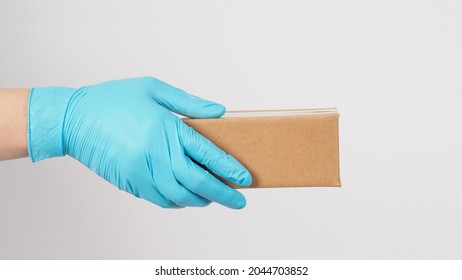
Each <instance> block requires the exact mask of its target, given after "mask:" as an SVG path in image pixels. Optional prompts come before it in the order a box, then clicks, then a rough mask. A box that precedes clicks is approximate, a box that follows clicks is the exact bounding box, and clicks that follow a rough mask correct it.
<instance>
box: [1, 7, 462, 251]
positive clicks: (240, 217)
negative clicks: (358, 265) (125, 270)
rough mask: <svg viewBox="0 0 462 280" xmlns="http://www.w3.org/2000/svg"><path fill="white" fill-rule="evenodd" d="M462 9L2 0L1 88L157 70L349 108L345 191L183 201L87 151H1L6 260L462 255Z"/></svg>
mask: <svg viewBox="0 0 462 280" xmlns="http://www.w3.org/2000/svg"><path fill="white" fill-rule="evenodd" d="M461 3H462V2H460V1H456V0H454V1H448V0H442V1H426V0H424V1H359V0H355V1H268V0H261V1H256V0H251V1H216V0H208V1H205V0H199V1H186V0H184V1H177V0H175V1H147V0H146V1H141V0H136V1H114V0H112V1H109V0H106V1H89V0H84V1H58V0H54V1H53V0H45V1H32V0H30V1H24V0H23V1H18V0H16V1H13V0H7V1H5V0H2V1H1V2H0V87H31V86H52V85H61V86H74V87H78V86H82V85H88V84H93V83H97V82H101V81H104V80H111V79H118V78H126V77H134V76H145V75H151V76H155V77H157V78H160V79H162V80H164V81H166V82H169V83H171V84H173V85H176V86H178V87H181V88H183V89H185V90H187V91H190V92H191V93H193V94H196V95H199V96H202V97H205V98H209V99H212V100H216V101H218V102H220V103H223V104H225V105H226V106H227V107H228V109H233V110H236V109H272V108H316V107H333V106H336V107H338V110H339V112H340V150H341V152H340V159H341V166H340V168H341V179H342V185H343V187H342V188H301V189H273V190H243V191H242V192H243V193H244V195H245V196H246V198H247V200H248V206H247V207H246V208H245V209H243V210H240V211H234V210H229V209H226V208H223V207H220V206H218V205H211V206H209V207H207V208H200V209H193V208H191V209H183V210H165V209H161V208H159V207H157V206H155V205H152V204H149V203H148V202H146V201H143V200H139V199H137V198H135V197H132V196H130V195H128V194H126V193H124V192H122V191H119V190H118V189H117V188H116V187H113V186H111V185H110V184H108V183H106V182H104V181H103V180H102V179H100V178H99V177H98V176H96V175H94V174H93V173H91V172H90V171H89V170H88V169H87V168H85V167H84V166H82V165H80V164H79V163H78V162H77V161H75V160H73V159H71V158H69V157H66V158H56V159H49V160H46V161H42V162H39V163H36V164H32V163H30V160H29V159H21V160H16V161H5V162H0V258H20V259H22V258H91V259H95V258H110V259H112V258H114V259H118V258H124V259H125V258H136V259H143V258H154V259H163V258H169V259H177V258H210V259H215V258H222V259H228V258H235V259H242V258H249V259H252V258H259V259H266V258H282V259H284V258H292V259H298V258H302V259H309V258H314V259H338V258H345V259H355V258H361V259H382V258H390V259H407V258H416V259H426V258H431V259H440V258H443V259H445V258H461V257H462V242H461V239H460V238H461V236H462V224H461V222H460V220H461V214H462V203H461V200H462V183H461V181H460V175H461V174H462V164H461V162H460V159H461V158H462V148H461V147H460V143H461V142H462V127H461V119H462V111H461V105H462V97H461V94H462V82H461V80H462V17H461V15H462V4H461ZM269 152H270V151H269Z"/></svg>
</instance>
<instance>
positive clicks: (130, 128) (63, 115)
mask: <svg viewBox="0 0 462 280" xmlns="http://www.w3.org/2000/svg"><path fill="white" fill-rule="evenodd" d="M171 111H173V112H175V113H178V114H181V115H184V116H189V117H193V118H215V117H220V116H222V115H223V114H224V112H225V107H224V106H222V105H220V104H217V103H214V102H211V101H207V100H204V99H201V98H199V97H196V96H193V95H189V94H187V93H186V92H184V91H183V90H180V89H178V88H175V87H172V86H170V85H168V84H166V83H164V82H162V81H160V80H157V79H155V78H151V77H144V78H134V79H126V80H117V81H110V82H105V83H101V84H97V85H94V86H86V87H82V88H79V89H72V88H62V87H48V88H33V89H32V90H31V93H30V101H29V135H28V138H29V139H28V140H29V141H28V148H29V155H30V157H31V159H32V161H34V162H35V161H38V160H41V159H45V158H49V157H54V156H63V155H65V154H68V155H70V156H71V157H73V158H75V159H77V160H78V161H80V162H81V163H83V164H84V165H86V166H87V167H88V168H90V169H91V170H93V171H94V172H95V173H96V174H98V175H99V176H101V177H103V178H104V179H106V180H107V181H109V182H110V183H112V184H114V185H116V186H117V187H119V188H120V189H121V190H124V191H127V192H129V193H131V194H133V195H135V196H137V197H140V198H144V199H146V200H148V201H150V202H152V203H155V204H157V205H159V206H161V207H165V208H181V207H184V206H206V205H208V204H210V203H211V202H212V201H215V202H218V203H220V204H222V205H225V206H227V207H230V208H235V209H239V208H243V207H244V206H245V204H246V201H245V198H244V196H243V195H242V194H241V193H239V192H238V191H236V190H234V189H232V188H231V187H229V186H227V185H226V184H224V183H223V182H221V181H220V180H218V179H217V178H216V177H214V176H213V175H212V174H211V173H209V172H208V171H206V170H204V169H203V168H202V167H200V166H199V165H198V164H197V163H200V164H202V165H204V166H206V167H207V168H208V169H209V170H211V171H213V173H215V174H216V175H218V176H220V177H222V178H224V179H227V180H229V181H230V182H232V183H235V184H237V185H240V186H248V185H250V184H251V181H252V178H251V176H250V174H249V172H248V171H247V169H245V168H244V167H243V166H242V165H241V164H240V163H239V162H238V161H237V160H236V159H234V158H233V157H232V156H231V155H228V154H226V153H225V152H224V151H222V150H221V149H219V148H218V147H217V146H215V145H214V144H213V143H211V142H210V141H209V140H207V139H206V138H204V137H202V136H201V135H199V134H198V133H197V132H195V131H194V130H193V129H192V128H191V127H189V126H188V125H186V124H185V123H184V122H183V121H182V120H181V119H180V118H178V117H177V116H175V115H174V114H173V113H172V112H171Z"/></svg>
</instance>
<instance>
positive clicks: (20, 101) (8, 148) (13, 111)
mask: <svg viewBox="0 0 462 280" xmlns="http://www.w3.org/2000/svg"><path fill="white" fill-rule="evenodd" d="M28 98H29V89H0V160H8V159H16V158H22V157H27V156H28V151H27V104H28Z"/></svg>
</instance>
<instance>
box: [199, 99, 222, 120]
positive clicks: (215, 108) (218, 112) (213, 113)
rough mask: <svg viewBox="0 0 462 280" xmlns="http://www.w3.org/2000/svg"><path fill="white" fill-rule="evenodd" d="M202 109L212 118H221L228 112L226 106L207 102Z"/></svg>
mask: <svg viewBox="0 0 462 280" xmlns="http://www.w3.org/2000/svg"><path fill="white" fill-rule="evenodd" d="M202 108H203V110H204V112H206V114H207V116H208V117H210V118H218V117H221V116H223V115H224V113H225V112H226V107H225V106H224V105H221V104H219V103H214V102H207V103H206V104H204V105H203V107H202Z"/></svg>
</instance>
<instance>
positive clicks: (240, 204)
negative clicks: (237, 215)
mask: <svg viewBox="0 0 462 280" xmlns="http://www.w3.org/2000/svg"><path fill="white" fill-rule="evenodd" d="M246 205H247V201H246V200H245V198H244V196H243V195H242V194H240V193H239V195H238V196H237V198H236V199H235V201H234V202H233V205H232V206H231V208H232V209H236V210H239V209H242V208H244V207H245V206H246Z"/></svg>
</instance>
